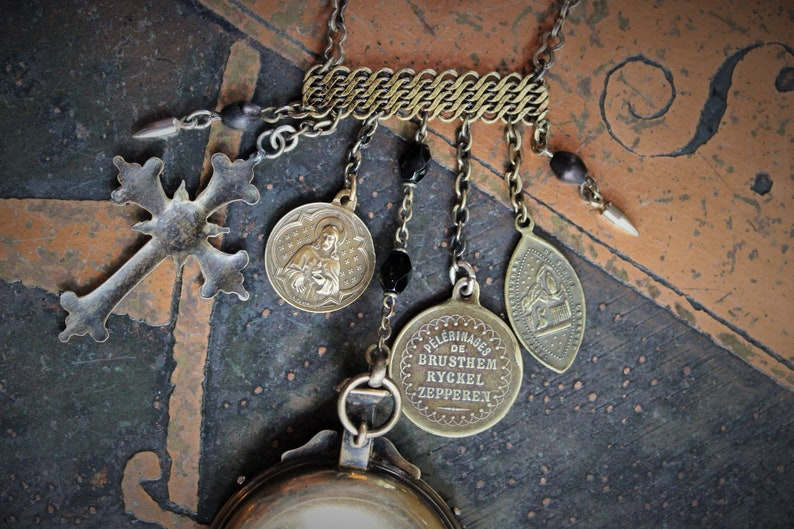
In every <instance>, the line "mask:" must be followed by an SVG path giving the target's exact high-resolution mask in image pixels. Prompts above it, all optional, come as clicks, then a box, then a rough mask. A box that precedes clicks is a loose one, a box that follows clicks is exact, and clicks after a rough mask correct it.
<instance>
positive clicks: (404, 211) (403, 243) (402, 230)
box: [367, 114, 427, 387]
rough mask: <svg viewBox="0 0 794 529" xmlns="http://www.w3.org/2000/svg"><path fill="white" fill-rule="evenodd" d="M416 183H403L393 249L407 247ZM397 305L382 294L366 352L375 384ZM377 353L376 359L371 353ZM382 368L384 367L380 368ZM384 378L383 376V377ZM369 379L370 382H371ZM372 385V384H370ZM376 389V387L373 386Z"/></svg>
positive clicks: (423, 130) (423, 125) (422, 129)
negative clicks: (371, 342)
mask: <svg viewBox="0 0 794 529" xmlns="http://www.w3.org/2000/svg"><path fill="white" fill-rule="evenodd" d="M426 138H427V115H426V114H425V115H424V116H423V117H422V120H421V121H420V123H419V127H418V128H417V130H416V136H415V140H416V142H417V143H419V144H424V142H425V140H426ZM415 188H416V183H414V182H405V183H404V184H403V203H402V206H401V207H400V209H399V211H397V220H398V221H399V222H400V226H399V227H398V228H397V232H396V233H395V234H394V249H395V250H402V251H405V250H406V249H407V247H408V221H410V220H411V217H413V214H414V213H413V198H414V189H415ZM396 304H397V293H396V292H384V293H383V303H382V304H381V318H380V328H379V329H378V342H377V344H376V345H373V346H371V347H370V348H369V349H368V350H367V362H368V363H369V365H370V367H371V370H372V379H374V382H375V383H381V382H382V378H381V371H382V369H384V367H385V366H386V365H388V362H389V357H390V356H391V350H390V349H389V346H388V345H386V342H387V341H388V340H389V338H391V334H392V327H391V319H392V318H393V317H394V307H395V305H396ZM375 352H377V358H376V357H374V355H373V353H375ZM382 366H384V367H382ZM384 376H385V375H384ZM372 379H371V381H372ZM370 385H372V382H371V383H370ZM373 387H378V386H373Z"/></svg>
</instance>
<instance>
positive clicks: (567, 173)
mask: <svg viewBox="0 0 794 529" xmlns="http://www.w3.org/2000/svg"><path fill="white" fill-rule="evenodd" d="M550 165H551V170H552V171H554V174H555V175H556V176H557V178H558V179H559V180H560V181H561V182H565V183H566V184H574V185H577V186H580V185H582V184H583V183H584V181H585V180H586V179H587V167H586V166H585V165H584V162H583V161H582V159H581V158H579V157H578V156H576V155H575V154H574V153H572V152H567V151H559V152H555V153H554V156H552V157H551V163H550Z"/></svg>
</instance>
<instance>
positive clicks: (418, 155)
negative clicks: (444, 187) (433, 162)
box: [400, 142, 431, 184]
mask: <svg viewBox="0 0 794 529" xmlns="http://www.w3.org/2000/svg"><path fill="white" fill-rule="evenodd" d="M430 158H431V156H430V148H429V147H428V146H427V145H425V144H424V143H416V142H413V143H411V144H410V145H409V146H408V150H406V151H405V152H404V153H403V155H402V156H401V157H400V175H401V176H402V178H403V180H404V181H406V182H411V183H414V184H418V183H419V182H420V181H421V180H422V178H424V176H425V175H426V174H427V164H428V162H430Z"/></svg>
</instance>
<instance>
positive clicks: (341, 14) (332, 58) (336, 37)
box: [322, 0, 347, 71]
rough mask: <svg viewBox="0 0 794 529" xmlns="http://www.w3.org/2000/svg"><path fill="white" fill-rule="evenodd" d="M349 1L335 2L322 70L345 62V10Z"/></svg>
mask: <svg viewBox="0 0 794 529" xmlns="http://www.w3.org/2000/svg"><path fill="white" fill-rule="evenodd" d="M346 7H347V0H334V7H333V11H332V12H331V16H330V17H329V18H328V42H327V43H326V45H325V50H324V51H323V58H324V59H325V63H324V64H323V67H322V70H323V71H327V70H329V69H331V68H333V67H334V66H336V65H338V64H340V63H341V62H342V61H344V60H345V50H344V48H343V47H342V44H343V43H344V42H345V39H346V38H347V26H346V25H345V8H346Z"/></svg>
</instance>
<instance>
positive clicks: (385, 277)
mask: <svg viewBox="0 0 794 529" xmlns="http://www.w3.org/2000/svg"><path fill="white" fill-rule="evenodd" d="M412 271H413V267H412V266H411V258H410V257H409V256H408V254H407V253H406V252H405V251H403V250H392V252H391V254H389V257H388V258H387V259H386V261H385V262H384V263H383V265H382V266H381V267H380V284H381V286H382V287H383V290H384V291H385V292H394V293H395V294H399V293H401V292H402V291H403V290H405V287H407V286H408V280H409V279H411V272H412Z"/></svg>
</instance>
